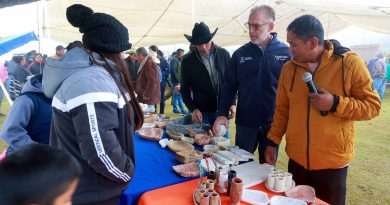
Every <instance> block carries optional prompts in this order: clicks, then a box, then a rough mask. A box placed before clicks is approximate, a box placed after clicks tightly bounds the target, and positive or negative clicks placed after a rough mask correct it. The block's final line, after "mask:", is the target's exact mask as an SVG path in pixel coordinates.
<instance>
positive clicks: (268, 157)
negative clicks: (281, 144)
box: [264, 146, 276, 165]
mask: <svg viewBox="0 0 390 205" xmlns="http://www.w3.org/2000/svg"><path fill="white" fill-rule="evenodd" d="M275 155H276V147H273V146H267V148H266V149H265V152H264V158H265V162H267V163H268V164H271V165H273V164H275V163H276V158H275Z"/></svg>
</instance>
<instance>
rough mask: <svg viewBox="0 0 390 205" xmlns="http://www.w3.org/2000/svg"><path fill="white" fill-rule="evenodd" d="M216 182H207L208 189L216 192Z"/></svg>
mask: <svg viewBox="0 0 390 205" xmlns="http://www.w3.org/2000/svg"><path fill="white" fill-rule="evenodd" d="M214 186H215V181H214V180H213V179H208V180H207V189H213V190H214Z"/></svg>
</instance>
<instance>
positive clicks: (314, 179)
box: [288, 159, 348, 205]
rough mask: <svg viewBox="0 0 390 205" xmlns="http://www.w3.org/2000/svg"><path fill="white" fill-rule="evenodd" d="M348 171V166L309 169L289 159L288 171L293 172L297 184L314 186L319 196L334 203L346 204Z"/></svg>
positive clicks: (333, 204) (335, 204)
mask: <svg viewBox="0 0 390 205" xmlns="http://www.w3.org/2000/svg"><path fill="white" fill-rule="evenodd" d="M318 160H320V159H318ZM347 171H348V166H346V167H344V168H340V169H322V170H307V169H305V168H304V167H302V166H301V165H299V164H298V163H296V162H295V161H293V160H291V159H290V160H289V161H288V172H290V173H291V174H293V179H294V181H295V184H296V185H309V186H312V187H313V188H314V189H315V192H316V196H317V197H318V198H320V199H321V200H324V201H325V202H327V203H329V204H332V205H344V204H345V194H346V190H347V185H346V182H347Z"/></svg>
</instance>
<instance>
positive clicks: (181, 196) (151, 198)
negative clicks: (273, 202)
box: [138, 179, 327, 205]
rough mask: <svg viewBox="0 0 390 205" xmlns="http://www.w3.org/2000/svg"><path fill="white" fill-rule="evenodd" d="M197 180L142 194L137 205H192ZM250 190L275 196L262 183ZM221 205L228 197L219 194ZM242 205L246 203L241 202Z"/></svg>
mask: <svg viewBox="0 0 390 205" xmlns="http://www.w3.org/2000/svg"><path fill="white" fill-rule="evenodd" d="M198 181H199V179H194V180H191V181H187V182H183V183H179V184H175V185H171V186H167V187H163V188H159V189H155V190H152V191H148V192H145V193H144V194H142V196H141V198H140V199H139V201H138V204H139V205H158V204H161V205H192V204H194V202H193V200H192V193H193V192H194V190H195V189H196V187H197V184H198ZM250 189H254V190H259V191H263V192H266V193H267V194H268V197H269V198H271V197H272V196H275V195H279V196H280V195H283V194H277V193H273V192H271V191H269V190H268V189H267V188H266V187H265V185H264V183H261V184H258V185H256V186H253V187H250ZM220 197H221V201H222V204H229V196H228V195H226V194H220ZM241 204H242V205H246V204H247V203H245V202H241ZM315 204H316V205H317V204H327V203H326V202H324V201H322V200H320V199H318V198H317V199H316V201H315Z"/></svg>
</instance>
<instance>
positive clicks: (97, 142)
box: [87, 103, 130, 182]
mask: <svg viewBox="0 0 390 205" xmlns="http://www.w3.org/2000/svg"><path fill="white" fill-rule="evenodd" d="M87 111H88V120H89V128H90V131H91V137H92V140H93V144H94V146H95V150H96V153H97V155H98V157H99V159H100V160H101V161H102V162H103V164H104V166H105V167H106V168H107V170H108V171H109V172H110V173H111V174H113V175H114V176H115V177H117V178H119V179H122V180H123V181H124V182H128V181H129V180H130V177H129V176H128V175H127V174H126V173H124V172H122V171H120V170H119V169H118V168H117V167H116V166H115V165H114V163H113V162H112V161H111V159H110V157H109V156H108V155H107V154H106V152H105V150H104V146H103V143H102V140H101V137H100V133H99V126H98V122H97V117H96V111H95V105H94V103H87Z"/></svg>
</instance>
